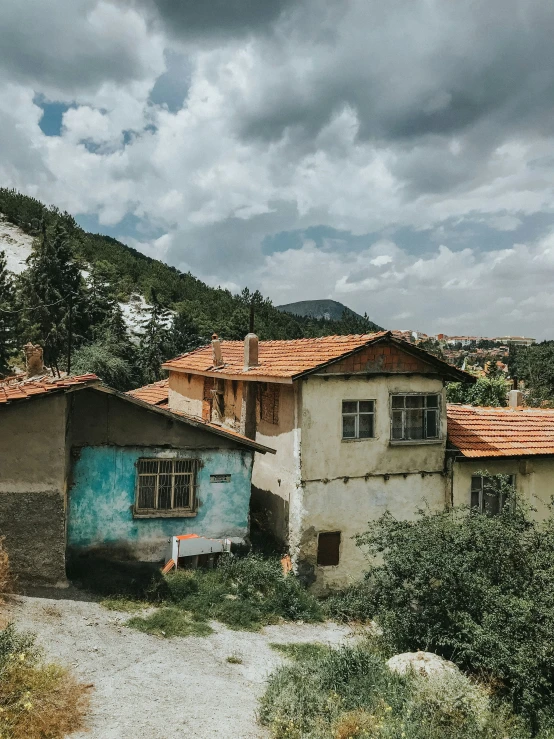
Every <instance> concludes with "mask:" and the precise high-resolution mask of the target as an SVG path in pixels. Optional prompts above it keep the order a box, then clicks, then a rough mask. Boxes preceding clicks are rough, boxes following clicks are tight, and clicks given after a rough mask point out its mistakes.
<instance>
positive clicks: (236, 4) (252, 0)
mask: <svg viewBox="0 0 554 739" xmlns="http://www.w3.org/2000/svg"><path fill="white" fill-rule="evenodd" d="M136 3H137V4H138V5H142V6H143V7H145V8H147V9H149V10H150V11H151V12H154V13H155V14H156V15H157V16H158V18H159V19H160V20H161V21H162V23H163V25H164V27H165V28H166V30H167V31H168V33H170V34H171V35H174V36H180V37H183V38H187V39H190V38H196V37H198V36H225V37H229V36H242V35H244V34H247V33H250V32H252V31H257V30H260V29H264V28H267V27H268V26H269V25H270V24H272V23H273V22H274V21H275V20H277V19H278V18H279V16H280V15H281V13H282V12H283V10H285V9H286V8H288V7H290V6H293V5H295V4H296V3H295V0H136Z"/></svg>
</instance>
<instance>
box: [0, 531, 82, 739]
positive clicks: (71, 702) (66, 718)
mask: <svg viewBox="0 0 554 739" xmlns="http://www.w3.org/2000/svg"><path fill="white" fill-rule="evenodd" d="M12 589H13V581H12V578H11V576H10V569H9V561H8V554H7V552H6V550H5V548H4V545H3V538H0V617H1V616H2V612H1V611H2V604H3V600H1V599H2V596H3V594H5V593H8V592H10V591H12ZM0 626H1V625H0ZM89 687H90V686H86V685H83V684H81V683H79V682H78V681H77V680H76V679H75V678H74V677H73V675H71V673H70V672H69V671H68V670H67V669H65V668H63V667H60V666H58V665H55V664H48V663H46V662H44V660H43V658H42V654H41V652H40V650H39V649H38V648H37V647H36V646H35V643H34V637H33V636H32V635H28V634H19V633H18V632H17V631H16V630H15V628H14V626H13V624H8V625H5V626H4V628H1V630H0V739H62V737H64V736H66V735H67V734H69V733H71V732H73V731H76V730H77V729H80V728H82V727H83V724H84V718H85V715H86V712H87V708H88V703H89Z"/></svg>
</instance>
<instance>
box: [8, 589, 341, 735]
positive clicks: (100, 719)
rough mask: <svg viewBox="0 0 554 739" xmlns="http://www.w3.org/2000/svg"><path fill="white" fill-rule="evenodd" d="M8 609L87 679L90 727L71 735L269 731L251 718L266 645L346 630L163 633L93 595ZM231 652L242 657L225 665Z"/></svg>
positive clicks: (270, 659) (19, 602)
mask: <svg viewBox="0 0 554 739" xmlns="http://www.w3.org/2000/svg"><path fill="white" fill-rule="evenodd" d="M72 597H75V598H76V597H79V596H78V595H74V596H72ZM83 597H84V596H83ZM9 617H10V618H11V619H12V620H13V621H14V622H15V624H16V626H17V628H18V629H20V630H25V631H34V632H35V633H36V634H37V639H38V642H39V643H40V644H41V645H42V646H43V647H44V649H45V651H46V654H47V656H48V658H49V659H52V660H55V661H58V662H59V663H60V664H65V665H69V666H71V667H72V668H73V670H74V672H75V673H76V674H77V676H78V677H79V678H80V679H81V680H83V681H84V682H85V683H93V684H94V690H93V693H92V708H91V713H90V716H89V721H88V725H89V730H88V731H86V732H82V733H77V734H74V735H73V737H72V739H135V737H141V739H177V737H178V738H179V739H184V737H187V738H191V739H192V737H194V738H195V739H216V737H224V736H227V737H236V738H237V739H262V738H264V737H267V736H268V734H267V732H266V731H265V730H264V729H263V728H262V727H260V726H259V725H258V723H257V721H256V713H257V701H258V697H259V696H260V695H261V694H262V693H263V691H264V683H265V680H266V678H267V677H268V675H269V673H270V672H272V671H273V670H274V669H275V668H276V667H277V666H278V665H279V664H281V662H282V657H281V656H280V655H279V653H278V652H276V651H275V650H273V649H271V648H270V646H269V644H270V643H271V642H280V643H288V642H297V643H301V642H321V643H327V644H332V645H338V644H340V643H342V642H344V641H345V640H346V639H347V638H348V637H349V635H351V631H350V630H349V629H348V628H346V627H343V626H338V625H337V624H333V623H326V624H316V625H313V624H293V623H291V624H283V625H279V626H269V627H266V628H265V629H264V630H263V631H262V632H260V633H252V632H244V631H231V630H230V629H227V628H226V627H224V626H222V625H221V624H216V623H214V624H212V626H213V627H214V629H215V633H214V634H212V635H210V636H208V637H188V638H184V639H183V638H174V639H163V638H158V637H155V636H151V635H149V634H142V633H140V632H138V631H135V630H134V629H130V628H128V627H126V626H125V621H126V620H127V619H128V618H129V614H126V613H122V612H115V611H108V610H106V609H105V608H103V607H102V606H101V605H100V604H99V603H95V602H90V601H88V602H87V601H85V600H70V599H68V600H66V599H64V600H57V599H53V598H37V597H18V598H17V599H15V600H14V602H12V604H11V606H10V612H9ZM231 655H233V656H236V657H239V658H240V659H241V660H242V664H229V663H228V662H227V657H229V656H231Z"/></svg>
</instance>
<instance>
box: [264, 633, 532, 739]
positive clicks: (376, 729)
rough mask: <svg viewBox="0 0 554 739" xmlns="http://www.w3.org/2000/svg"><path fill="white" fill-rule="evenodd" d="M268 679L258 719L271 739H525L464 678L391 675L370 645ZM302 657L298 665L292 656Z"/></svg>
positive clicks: (520, 728) (315, 657)
mask: <svg viewBox="0 0 554 739" xmlns="http://www.w3.org/2000/svg"><path fill="white" fill-rule="evenodd" d="M282 646H284V647H286V649H281V650H280V651H284V652H285V653H286V652H287V651H288V652H289V654H290V655H292V656H293V658H294V659H295V660H296V661H295V662H294V663H293V664H288V665H285V666H283V667H281V668H279V669H278V670H277V671H276V672H275V673H274V674H273V675H272V676H271V678H270V680H269V683H268V687H267V690H266V693H265V695H264V696H263V698H262V699H261V703H260V720H261V722H262V723H263V724H264V725H266V726H268V727H269V729H270V731H271V736H272V737H273V739H369V738H370V737H371V739H381V738H382V739H400V738H401V737H402V739H404V738H405V739H444V737H448V738H449V739H505V737H510V738H511V739H515V738H516V737H517V739H525V738H528V737H529V736H530V734H529V733H528V732H527V730H526V728H525V726H524V724H523V723H522V722H521V720H519V719H516V718H515V717H514V716H513V715H512V714H511V713H510V712H509V711H508V709H507V708H506V707H505V706H504V705H503V704H500V703H495V702H494V701H493V700H492V699H491V697H490V696H489V694H488V692H487V691H486V690H485V689H483V688H482V687H480V686H478V685H476V684H475V683H473V682H471V681H470V680H469V679H468V678H467V677H466V676H465V675H464V674H462V673H455V674H453V675H441V676H440V677H435V678H424V677H422V676H419V675H414V674H409V675H406V676H399V675H395V674H393V673H391V672H390V671H389V669H388V667H387V665H386V662H385V659H384V657H383V656H382V655H381V654H380V653H379V652H378V651H376V650H375V649H374V648H373V647H372V645H371V642H370V641H369V640H368V641H367V642H363V643H361V644H359V645H357V646H354V647H341V648H340V649H333V648H331V647H324V646H321V645H305V646H310V647H313V646H316V647H317V648H316V649H315V650H312V652H311V653H310V651H309V650H305V651H304V653H302V652H300V653H299V652H296V653H295V651H294V650H293V649H291V647H293V646H301V645H282ZM299 654H300V658H298V655H299Z"/></svg>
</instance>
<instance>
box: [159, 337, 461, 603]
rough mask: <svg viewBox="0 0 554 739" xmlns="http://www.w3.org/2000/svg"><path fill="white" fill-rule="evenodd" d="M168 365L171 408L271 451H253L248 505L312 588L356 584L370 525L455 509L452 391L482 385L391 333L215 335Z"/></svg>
mask: <svg viewBox="0 0 554 739" xmlns="http://www.w3.org/2000/svg"><path fill="white" fill-rule="evenodd" d="M163 366H164V368H165V369H167V370H168V371H169V379H168V383H167V392H168V398H167V403H168V406H169V409H170V410H171V411H173V412H177V411H180V412H184V413H186V414H188V415H191V416H201V417H202V418H204V419H205V420H206V421H211V422H212V423H216V424H220V425H221V427H222V428H228V429H232V430H236V431H239V432H240V433H242V434H244V435H246V436H248V437H250V438H255V439H256V441H257V442H258V443H260V444H263V445H264V446H265V445H267V446H270V447H273V448H274V449H276V452H277V453H276V454H275V455H265V456H261V455H256V458H255V463H254V470H253V476H252V483H253V491H252V505H253V507H254V508H257V509H259V510H262V511H264V513H265V515H266V516H267V518H268V521H269V523H270V525H271V528H272V531H273V533H274V534H275V535H276V536H277V537H278V538H280V539H281V540H283V541H286V542H288V545H289V547H290V551H291V555H292V559H293V563H294V566H295V569H296V571H297V572H298V573H299V575H300V576H301V577H302V578H303V580H304V581H305V582H307V583H310V584H313V585H314V589H315V590H316V591H319V592H324V591H326V590H328V589H331V588H335V587H338V586H343V585H345V584H347V583H348V582H349V581H351V580H355V579H357V578H359V577H360V575H361V573H362V572H363V571H364V568H365V560H364V558H363V553H362V552H361V551H360V549H359V548H358V547H356V544H355V541H354V540H353V538H352V537H353V536H354V535H355V534H358V533H360V532H362V531H364V530H365V527H366V525H367V522H368V521H370V520H372V519H375V518H377V517H378V516H379V515H381V514H382V513H384V512H385V511H386V510H389V511H390V512H391V513H392V514H393V515H395V516H397V517H400V518H411V517H414V516H415V515H416V511H417V509H418V507H421V506H424V505H426V506H429V507H431V508H432V509H441V508H443V507H444V506H445V505H446V504H448V502H449V498H448V497H447V490H446V483H445V481H446V466H445V460H446V457H445V452H446V436H447V429H446V399H445V390H444V388H445V383H446V382H447V381H466V382H474V381H475V378H474V377H472V376H471V375H468V374H466V373H465V372H462V371H461V370H458V369H456V368H455V367H452V366H450V365H448V364H447V363H445V362H443V361H441V360H439V359H437V358H436V357H435V356H433V355H431V354H429V353H428V352H426V351H423V350H422V349H419V348H418V347H417V346H414V345H413V344H409V343H407V342H405V341H402V340H401V339H399V338H397V337H395V336H394V335H393V334H392V333H391V332H389V331H382V332H379V333H375V334H368V335H358V336H326V337H321V338H317V339H299V340H294V341H262V342H258V339H257V337H256V336H255V335H254V334H249V335H248V336H247V337H246V339H245V342H244V343H242V342H238V341H220V340H219V339H218V338H217V337H214V340H213V342H212V345H211V346H206V347H202V348H200V349H197V350H195V351H192V352H190V353H188V354H185V355H183V356H181V357H177V358H176V359H173V360H171V361H169V362H166V363H165V364H164V365H163ZM162 402H164V403H165V401H162Z"/></svg>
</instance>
